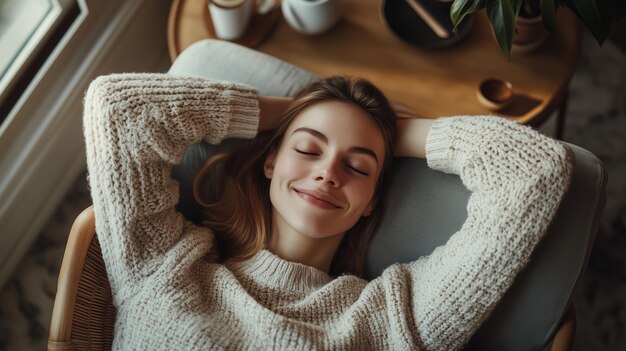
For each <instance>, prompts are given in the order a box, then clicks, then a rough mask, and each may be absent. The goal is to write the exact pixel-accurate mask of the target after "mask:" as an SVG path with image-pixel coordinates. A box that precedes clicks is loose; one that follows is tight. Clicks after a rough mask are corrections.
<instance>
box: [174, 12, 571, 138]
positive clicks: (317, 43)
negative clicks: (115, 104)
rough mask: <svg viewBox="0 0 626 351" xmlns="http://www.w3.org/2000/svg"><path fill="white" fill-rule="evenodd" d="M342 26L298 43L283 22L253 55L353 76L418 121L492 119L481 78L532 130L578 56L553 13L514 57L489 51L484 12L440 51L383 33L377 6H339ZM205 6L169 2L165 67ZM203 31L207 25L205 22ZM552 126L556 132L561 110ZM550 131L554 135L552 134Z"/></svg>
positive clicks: (563, 92) (195, 29) (201, 20)
mask: <svg viewBox="0 0 626 351" xmlns="http://www.w3.org/2000/svg"><path fill="white" fill-rule="evenodd" d="M345 2H346V8H347V9H348V10H347V11H345V14H344V17H343V19H342V20H341V22H340V23H339V24H338V25H337V26H336V27H334V28H333V29H332V30H330V31H329V32H326V33H324V34H321V35H318V36H304V35H301V34H299V33H297V32H296V31H294V30H293V29H292V28H291V27H289V26H288V25H287V23H286V22H285V20H284V19H283V18H279V19H278V23H277V25H276V27H275V28H274V29H273V30H272V31H271V32H270V34H269V35H268V36H267V38H265V39H264V41H262V42H260V43H255V44H254V45H256V46H255V47H253V48H254V49H256V50H259V51H261V52H264V53H266V54H269V55H272V56H275V57H278V58H280V59H282V60H285V61H287V62H290V63H292V64H295V65H297V66H299V67H302V68H304V69H306V70H309V71H311V72H314V73H317V74H319V75H321V76H330V75H334V74H346V75H357V76H361V77H365V78H367V79H369V80H371V81H372V82H373V83H374V84H376V85H377V86H378V87H379V88H381V89H382V90H383V92H384V93H385V94H386V95H387V96H388V97H389V98H390V99H391V100H393V101H397V102H400V103H402V104H404V105H407V106H409V107H411V108H412V109H413V110H414V111H415V112H416V113H417V114H418V115H420V116H423V117H426V118H437V117H440V116H452V115H480V114H494V112H492V111H490V110H488V109H487V108H485V107H483V106H482V105H481V104H480V103H479V102H478V99H477V97H476V91H477V89H478V86H479V84H480V82H481V81H483V80H484V79H486V78H499V79H504V80H508V81H509V82H511V83H512V84H513V89H514V98H513V102H512V103H511V104H510V105H509V106H508V107H506V108H505V109H504V110H501V111H498V112H497V113H496V114H497V115H500V116H503V117H508V118H512V119H515V120H517V121H519V122H521V123H529V124H531V125H533V126H539V125H541V124H542V123H543V121H544V120H545V119H546V118H547V117H548V116H550V115H551V114H552V113H553V112H554V111H555V110H557V109H558V108H559V107H563V106H564V105H565V103H564V102H565V100H566V96H567V88H568V85H569V81H570V78H571V76H572V74H573V72H574V69H575V67H576V63H577V59H578V57H579V54H580V48H581V36H582V35H581V26H580V25H579V23H578V21H577V19H576V17H575V16H574V15H573V14H572V12H571V11H569V10H567V9H563V10H562V11H558V13H557V22H556V23H557V32H556V34H554V35H551V36H550V38H549V39H548V40H547V41H546V43H545V44H544V45H543V46H542V47H541V48H540V49H539V50H537V51H535V52H532V53H529V54H513V55H512V56H511V60H510V61H509V60H508V58H507V57H506V56H505V55H504V54H503V53H502V52H501V51H500V49H499V47H498V46H497V45H496V43H495V39H494V37H493V34H492V32H491V28H490V26H489V23H488V21H487V17H486V15H485V12H484V11H481V12H479V13H478V14H476V15H475V21H474V25H473V27H472V29H471V31H470V33H469V35H468V36H467V37H466V38H465V39H463V40H462V41H461V42H459V43H457V44H456V45H454V46H452V47H450V48H447V49H441V50H427V49H421V48H418V47H414V46H411V45H409V44H406V43H404V42H403V41H401V40H400V39H398V38H397V37H396V36H394V34H393V33H392V32H390V31H389V30H388V29H387V27H386V26H385V24H384V23H383V20H382V19H381V18H380V7H381V3H382V2H381V1H377V0H345ZM206 16H208V10H207V0H175V1H174V2H173V3H172V8H171V11H170V18H169V24H168V44H169V49H170V56H171V58H172V60H173V59H174V58H176V56H178V54H179V53H180V52H181V51H182V50H184V49H185V48H186V47H188V46H189V45H191V44H193V43H194V42H196V41H198V40H201V39H205V38H209V37H211V34H212V32H213V30H212V28H208V26H207V18H206ZM208 23H209V24H210V18H209V22H208ZM560 110H561V111H560V113H559V119H558V120H559V122H560V123H558V124H560V125H561V127H562V122H563V119H564V108H561V109H560ZM560 129H561V128H559V126H558V125H557V135H558V134H559V130H560Z"/></svg>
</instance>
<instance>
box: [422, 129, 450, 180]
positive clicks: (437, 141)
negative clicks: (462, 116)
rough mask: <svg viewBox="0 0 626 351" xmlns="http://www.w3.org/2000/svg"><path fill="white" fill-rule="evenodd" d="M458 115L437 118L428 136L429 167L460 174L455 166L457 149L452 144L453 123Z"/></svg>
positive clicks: (427, 156) (427, 158)
mask: <svg viewBox="0 0 626 351" xmlns="http://www.w3.org/2000/svg"><path fill="white" fill-rule="evenodd" d="M456 120H458V118H457V117H442V118H439V119H437V120H435V121H434V122H433V124H432V126H431V128H430V132H428V135H427V136H426V146H425V149H426V162H427V163H428V167H430V168H432V169H435V170H438V171H441V172H445V173H454V174H458V170H457V169H456V167H455V162H454V157H455V149H454V147H453V146H452V136H451V133H452V129H451V127H450V126H451V125H452V124H454V123H455V121H456Z"/></svg>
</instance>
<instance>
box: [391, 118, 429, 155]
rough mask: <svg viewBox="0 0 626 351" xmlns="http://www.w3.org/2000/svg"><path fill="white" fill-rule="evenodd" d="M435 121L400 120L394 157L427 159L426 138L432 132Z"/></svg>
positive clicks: (422, 119) (419, 119) (421, 119)
mask: <svg viewBox="0 0 626 351" xmlns="http://www.w3.org/2000/svg"><path fill="white" fill-rule="evenodd" d="M433 121H434V120H432V119H424V118H411V119H398V122H397V124H396V125H397V127H398V134H397V136H396V143H395V146H394V155H395V156H396V157H416V158H426V136H428V132H430V128H431V126H432V125H433Z"/></svg>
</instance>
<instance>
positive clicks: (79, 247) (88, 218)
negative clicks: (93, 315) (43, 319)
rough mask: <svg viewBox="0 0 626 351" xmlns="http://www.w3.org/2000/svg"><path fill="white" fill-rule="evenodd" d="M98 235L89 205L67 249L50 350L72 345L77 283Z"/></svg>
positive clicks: (57, 296) (71, 231) (72, 234)
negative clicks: (59, 345) (63, 345)
mask: <svg viewBox="0 0 626 351" xmlns="http://www.w3.org/2000/svg"><path fill="white" fill-rule="evenodd" d="M95 232H96V227H95V215H94V211H93V206H89V207H88V208H86V209H85V210H83V212H81V214H80V215H78V217H76V220H75V221H74V224H73V225H72V229H71V230H70V235H69V237H68V240H67V245H66V247H65V254H64V255H63V262H62V263H61V271H60V272H59V280H58V282H57V293H56V297H55V299H54V307H53V310H52V320H51V323H50V334H49V338H48V340H49V341H48V349H49V350H50V349H51V346H53V345H54V344H55V343H65V342H70V335H71V331H72V318H73V315H74V304H75V302H76V295H77V292H78V283H79V281H80V276H81V273H82V271H83V265H84V263H85V257H86V256H87V251H88V249H89V245H90V243H91V240H92V239H93V237H94V234H95ZM51 344H52V345H51ZM52 349H54V348H52Z"/></svg>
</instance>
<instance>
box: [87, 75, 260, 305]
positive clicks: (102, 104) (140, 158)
mask: <svg viewBox="0 0 626 351" xmlns="http://www.w3.org/2000/svg"><path fill="white" fill-rule="evenodd" d="M258 115H259V108H258V101H257V97H256V92H255V91H254V90H253V89H251V88H248V87H245V86H241V85H235V84H231V83H225V82H213V81H208V80H205V79H200V78H187V77H177V76H170V75H163V74H117V75H110V76H104V77H99V78H97V79H96V80H94V81H93V82H92V83H91V85H90V87H89V89H88V91H87V93H86V96H85V107H84V134H85V143H86V151H87V166H88V170H89V183H90V187H91V194H92V198H93V203H94V210H95V213H96V230H97V234H98V239H99V240H100V243H101V246H102V254H103V257H104V260H105V262H106V264H107V271H108V272H109V275H110V279H111V285H112V288H113V289H114V291H115V292H117V293H121V295H123V296H119V295H118V296H117V297H118V298H124V296H127V295H128V294H132V292H133V289H134V288H137V287H140V286H141V284H140V281H141V280H142V279H144V278H145V277H148V276H151V275H154V274H161V275H170V276H172V275H173V274H176V273H180V272H181V271H183V270H184V267H185V266H186V265H189V264H191V263H193V261H194V259H197V258H198V257H201V256H202V255H204V254H205V253H206V252H207V251H208V250H209V248H210V246H211V245H212V239H213V235H212V234H211V233H210V232H209V231H208V230H207V229H205V228H198V227H195V226H193V225H191V224H190V223H188V222H186V221H185V220H184V219H183V217H182V215H180V214H179V213H177V212H176V211H175V208H174V206H175V205H176V203H177V202H178V196H179V192H178V183H177V182H176V181H174V180H173V179H172V178H171V176H170V171H171V167H172V165H173V164H175V163H178V162H179V161H180V160H181V158H182V156H183V154H184V152H185V151H186V150H187V148H188V146H189V145H191V144H192V143H195V142H198V141H200V140H201V139H204V140H206V141H208V142H210V143H218V142H220V141H221V140H222V139H224V138H229V137H244V138H251V137H253V136H254V135H255V134H256V132H257V128H258V123H259V121H258Z"/></svg>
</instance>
